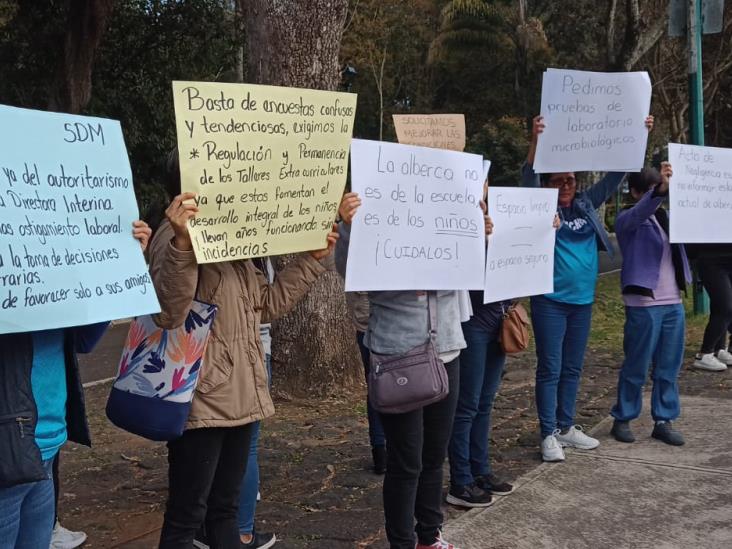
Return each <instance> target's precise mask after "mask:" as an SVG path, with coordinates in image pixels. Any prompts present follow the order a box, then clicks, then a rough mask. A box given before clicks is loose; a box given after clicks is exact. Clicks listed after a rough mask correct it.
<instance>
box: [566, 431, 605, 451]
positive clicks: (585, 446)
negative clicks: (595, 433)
mask: <svg viewBox="0 0 732 549" xmlns="http://www.w3.org/2000/svg"><path fill="white" fill-rule="evenodd" d="M556 438H557V441H558V442H559V444H561V445H562V446H563V447H565V448H566V447H569V448H579V449H580V450H594V449H595V448H597V447H598V446H600V441H599V440H597V439H596V438H592V437H588V436H587V435H586V434H585V432H584V431H583V430H582V427H580V426H579V425H572V426H571V427H570V428H569V431H567V432H566V433H565V434H562V433H561V432H558V433H557V434H556Z"/></svg>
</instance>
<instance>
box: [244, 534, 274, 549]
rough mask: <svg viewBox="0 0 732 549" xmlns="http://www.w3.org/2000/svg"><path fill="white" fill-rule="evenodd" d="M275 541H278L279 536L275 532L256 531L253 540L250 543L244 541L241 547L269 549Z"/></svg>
mask: <svg viewBox="0 0 732 549" xmlns="http://www.w3.org/2000/svg"><path fill="white" fill-rule="evenodd" d="M275 543H277V536H275V535H274V534H260V533H259V532H254V535H253V536H252V541H250V542H249V543H242V544H241V547H242V549H245V548H246V549H268V548H269V547H272V546H273V545H274V544H275Z"/></svg>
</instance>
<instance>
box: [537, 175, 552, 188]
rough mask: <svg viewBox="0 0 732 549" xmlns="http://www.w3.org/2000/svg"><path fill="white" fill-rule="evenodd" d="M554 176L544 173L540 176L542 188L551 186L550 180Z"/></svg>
mask: <svg viewBox="0 0 732 549" xmlns="http://www.w3.org/2000/svg"><path fill="white" fill-rule="evenodd" d="M551 177H552V174H550V173H542V174H539V181H541V186H542V187H546V186H547V185H548V184H549V180H550V179H551Z"/></svg>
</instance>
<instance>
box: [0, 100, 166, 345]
mask: <svg viewBox="0 0 732 549" xmlns="http://www.w3.org/2000/svg"><path fill="white" fill-rule="evenodd" d="M138 217H139V213H138V211H137V202H136V201H135V191H134V189H133V186H132V172H131V171H130V162H129V160H128V158H127V150H126V148H125V142H124V139H123V137H122V129H121V128H120V125H119V122H117V121H116V120H106V119H102V118H91V117H86V116H73V115H69V114H60V113H50V112H43V111H34V110H27V109H18V108H14V107H6V106H0V333H14V332H28V331H35V330H47V329H53V328H65V327H69V326H80V325H85V324H93V323H96V322H103V321H107V320H114V319H117V318H125V317H129V316H135V315H142V314H146V313H157V312H159V311H160V306H159V305H158V300H157V297H156V296H155V290H154V288H153V285H152V280H151V279H150V275H149V273H148V270H147V265H146V264H145V259H144V257H143V255H142V250H141V249H140V244H139V242H137V241H136V240H135V239H134V238H133V237H132V222H133V221H135V220H136V219H138Z"/></svg>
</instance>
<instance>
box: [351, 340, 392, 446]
mask: <svg viewBox="0 0 732 549" xmlns="http://www.w3.org/2000/svg"><path fill="white" fill-rule="evenodd" d="M363 336H364V333H363V332H356V340H357V341H358V349H359V350H360V351H361V362H362V363H363V371H364V375H365V376H366V383H368V381H369V372H370V371H371V353H370V352H369V350H368V348H367V347H366V345H364V344H363ZM366 412H367V414H368V418H369V442H370V443H371V447H372V448H373V447H374V446H385V445H386V436H385V435H384V428H383V427H382V426H381V417H379V413H378V412H377V411H376V410H374V408H373V406H371V402H369V399H368V397H366Z"/></svg>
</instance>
